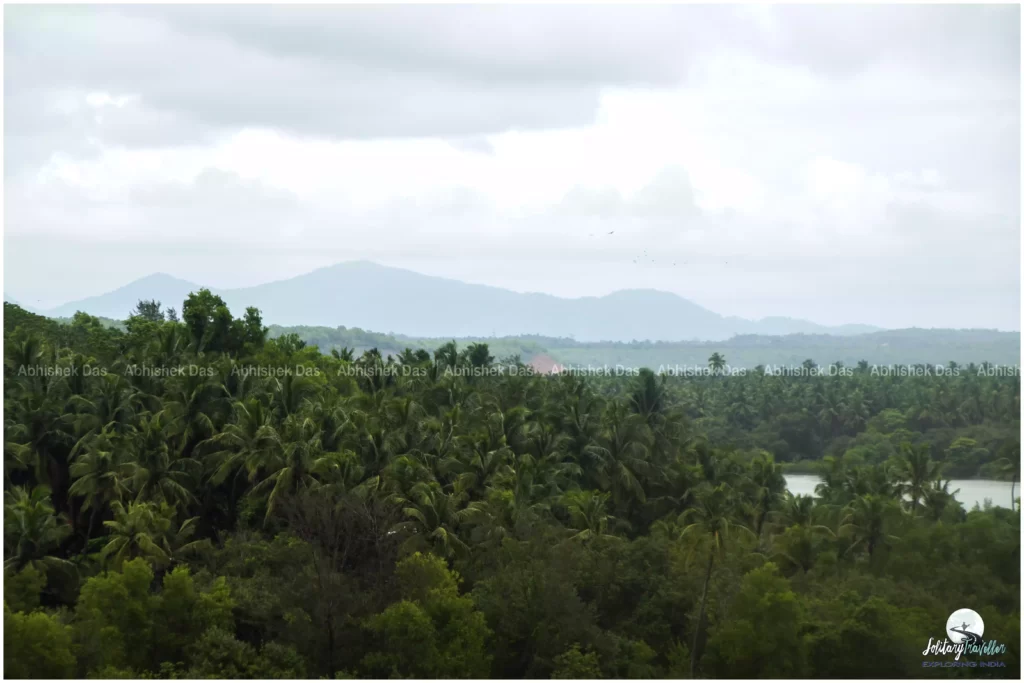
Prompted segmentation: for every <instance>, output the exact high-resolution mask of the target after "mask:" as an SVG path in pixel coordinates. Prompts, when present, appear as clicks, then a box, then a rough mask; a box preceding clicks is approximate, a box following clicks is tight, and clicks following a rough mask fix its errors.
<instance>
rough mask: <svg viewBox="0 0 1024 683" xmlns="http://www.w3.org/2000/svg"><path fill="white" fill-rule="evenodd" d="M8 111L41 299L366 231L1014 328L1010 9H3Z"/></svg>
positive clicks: (15, 174) (874, 318)
mask: <svg viewBox="0 0 1024 683" xmlns="http://www.w3.org/2000/svg"><path fill="white" fill-rule="evenodd" d="M4 109H5V111H4V117H5V124H4V125H5V130H4V163H5V166H4V186H5V187H4V189H5V193H4V195H5V206H4V218H5V236H4V267H5V275H4V289H5V293H6V295H7V296H9V297H14V298H15V299H18V300H20V301H22V302H24V303H26V304H27V305H30V306H34V307H37V308H46V307H49V306H53V305H56V304H59V303H62V302H64V301H68V300H74V299H79V298H82V297H85V296H89V295H93V294H98V293H102V292H105V291H109V290H110V289H113V288H115V287H118V286H120V285H123V284H125V283H127V282H129V281H131V280H133V279H136V278H138V277H142V276H144V275H148V274H150V273H153V272H166V273H170V274H172V275H175V276H178V277H182V278H185V279H188V280H192V281H195V282H199V283H201V284H206V285H210V286H215V287H232V286H244V285H251V284H257V283H260V282H265V281H268V280H274V279H281V278H286V277H291V276H294V275H298V274H301V273H304V272H308V271H310V270H313V269H315V268H318V267H322V266H326V265H330V264H333V263H336V262H339V261H345V260H351V259H370V260H373V261H376V262H378V263H382V264H385V265H394V266H400V267H405V268H410V269H412V270H416V271H419V272H423V273H428V274H434V275H443V276H446V277H452V278H456V279H460V280H464V281H468V282H479V283H485V284H491V285H496V286H501V287H506V288H509V289H514V290H517V291H541V292H549V293H552V294H556V295H560V296H581V295H591V294H596V295H599V294H605V293H608V292H611V291H613V290H616V289H627V288H655V289H661V290H666V291H670V292H675V293H677V294H679V295H681V296H684V297H686V298H688V299H691V300H692V301H695V302H697V303H699V304H701V305H704V306H707V307H709V308H711V309H713V310H716V311H718V312H720V313H723V314H728V315H740V316H744V317H749V318H759V317H763V316H768V315H785V316H792V317H801V318H807V319H810V320H814V321H816V322H820V323H825V324H837V323H870V324H876V325H881V326H885V327H908V326H924V327H933V326H934V327H998V328H1002V329H1019V325H1020V10H1019V8H1018V7H1016V6H991V7H985V6H949V5H947V6H893V7H877V6H876V7H867V6H822V7H810V6H786V7H774V8H769V7H766V6H753V7H745V8H740V7H725V6H722V7H697V6H687V7H665V6H659V7H654V6H648V7H607V6H604V7H587V8H584V7H540V6H532V7H531V6H521V7H514V8H509V7H486V6H483V7H454V6H445V7H425V6H422V7H362V8H353V7H348V8H329V7H315V8H298V7H269V6H260V7H256V6H252V7H242V6H224V7H212V6H211V7H185V6H181V7H176V6H162V7H141V6H137V7H120V8H113V7H106V8H86V7H77V8H68V7H18V6H13V7H12V6H7V7H5V8H4ZM612 231H614V234H608V233H611V232H612ZM645 252H646V256H644V254H645ZM634 260H635V261H636V262H635V263H634ZM673 263H674V264H675V265H673ZM355 294H358V293H355Z"/></svg>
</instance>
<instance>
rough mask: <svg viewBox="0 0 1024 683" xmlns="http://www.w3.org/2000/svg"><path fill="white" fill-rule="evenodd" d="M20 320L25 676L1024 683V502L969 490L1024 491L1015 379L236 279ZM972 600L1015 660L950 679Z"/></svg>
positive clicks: (9, 384) (11, 464)
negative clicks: (685, 359)
mask: <svg viewBox="0 0 1024 683" xmlns="http://www.w3.org/2000/svg"><path fill="white" fill-rule="evenodd" d="M4 315H5V318H4V337H5V362H4V399H5V400H4V471H5V479H4V489H5V501H4V505H5V510H4V578H5V581H4V650H5V658H4V673H5V676H7V677H11V678H23V677H28V678H43V677H53V678H62V677H83V676H89V677H103V678H121V677H153V678H157V677H160V678H210V677H216V678H321V677H328V678H335V677H338V678H356V677H360V678H361V677H374V678H389V677H419V678H465V677H484V678H487V677H494V678H522V677H528V678H549V677H550V678H662V677H677V678H690V677H702V678H715V677H732V678H744V677H749V678H764V677H830V678H862V677H886V678H889V677H892V678H897V677H904V676H906V677H963V676H970V677H1001V678H1011V677H1012V678H1019V675H1020V665H1019V640H1020V636H1019V634H1020V513H1019V506H1015V507H1014V509H1012V510H1011V509H1009V508H1003V507H989V508H986V509H975V510H965V509H963V507H962V506H961V505H960V504H959V503H957V501H956V500H955V499H954V498H953V492H952V491H951V490H950V485H949V481H948V480H949V478H951V477H970V476H976V475H982V476H990V477H998V478H1004V479H1008V480H1009V479H1013V480H1016V479H1018V478H1019V467H1020V442H1019V434H1020V378H1019V376H1018V375H1016V374H1014V375H1005V374H1001V373H998V372H990V371H989V370H990V369H991V368H990V366H989V365H988V364H986V363H984V362H983V361H985V360H986V359H984V358H979V359H978V360H977V364H966V365H964V366H963V367H961V366H956V365H955V364H954V366H953V367H955V368H956V370H957V372H956V373H955V374H954V375H950V374H941V375H938V376H937V375H935V374H921V373H905V374H904V373H893V374H887V375H878V374H875V373H872V372H870V371H869V368H868V365H867V363H864V364H863V365H852V366H850V367H847V368H844V372H842V373H835V374H824V375H819V374H815V373H811V372H807V373H803V374H792V375H778V374H766V373H765V372H763V371H762V370H761V369H758V370H754V371H751V372H747V373H744V374H742V375H728V374H724V373H722V372H720V371H721V370H722V369H724V367H725V366H726V364H727V362H728V359H727V358H725V357H723V355H722V354H719V353H714V354H713V355H712V356H711V358H710V359H709V361H708V364H709V366H710V368H711V370H712V371H711V372H709V373H708V374H706V375H701V376H692V377H669V376H664V375H662V376H658V375H656V374H655V373H653V372H651V371H650V370H643V371H641V372H640V373H638V374H637V375H636V376H626V377H617V376H596V377H589V376H577V375H571V374H566V375H559V376H541V375H537V374H535V373H531V372H528V371H527V366H525V365H523V364H522V363H521V362H520V360H519V359H518V358H516V357H508V358H501V359H495V358H494V356H493V354H492V350H491V349H490V348H489V347H488V346H487V345H486V344H484V343H473V344H470V345H467V346H465V347H463V348H459V347H458V346H457V345H456V344H454V343H447V344H443V345H440V346H439V348H437V349H436V350H434V351H433V352H432V353H431V352H428V351H426V350H424V349H418V350H413V349H411V348H410V349H406V350H405V351H402V352H400V353H398V354H396V355H392V356H384V355H382V354H381V353H380V352H378V351H375V350H372V349H371V350H369V351H367V352H365V353H362V354H360V355H358V356H357V355H356V354H355V353H353V352H351V351H350V350H348V349H333V350H332V351H331V353H330V354H324V353H321V352H320V351H319V350H318V349H317V348H315V347H312V346H307V345H306V344H305V343H304V342H303V341H302V340H301V339H300V338H299V336H298V335H296V334H294V333H289V334H283V335H281V336H278V337H276V338H273V339H271V338H269V335H268V330H267V328H266V327H265V326H264V324H263V322H262V319H261V315H260V313H259V311H257V310H255V309H252V308H250V309H248V310H247V311H246V312H245V313H244V314H243V315H242V316H241V317H237V318H236V317H233V316H232V314H231V312H230V311H229V310H228V308H227V307H226V306H225V305H224V303H223V301H221V300H220V299H219V298H218V297H217V296H214V295H213V294H211V293H210V292H208V291H205V290H203V291H200V292H198V293H194V294H192V295H190V296H189V298H188V299H187V301H186V302H185V304H184V306H183V307H182V310H181V311H180V312H177V311H163V310H161V308H160V306H159V304H158V303H157V302H140V303H139V306H138V308H137V310H136V311H135V313H134V314H133V315H132V316H131V317H130V318H129V319H128V320H127V321H126V322H125V325H124V329H123V330H120V329H112V328H110V327H108V326H106V325H104V324H103V323H102V322H101V321H100V320H98V319H96V318H93V317H91V316H88V315H85V314H79V315H77V316H75V318H74V319H73V320H71V321H70V322H69V323H68V324H60V323H58V322H56V321H53V320H49V319H46V318H43V317H41V316H36V315H33V314H31V313H28V312H26V311H24V310H22V309H20V308H18V307H17V306H14V305H11V304H6V303H5V305H4ZM817 360H819V361H820V362H823V363H826V364H827V363H828V360H827V359H817ZM814 365H815V363H814V361H810V360H808V362H807V365H806V366H805V367H806V369H811V368H813V367H814ZM947 367H949V366H948V365H947ZM793 463H798V464H799V465H800V466H807V467H813V468H815V470H816V471H818V472H820V473H821V475H822V477H823V482H822V485H821V486H820V487H819V489H818V492H817V493H818V495H817V497H815V498H811V497H802V496H792V495H789V494H788V493H786V491H785V483H784V481H783V477H782V473H783V470H784V468H785V467H787V466H792V465H791V464H793ZM1009 503H1010V501H1005V503H1003V504H1005V505H1009ZM962 607H969V608H970V609H973V610H975V611H977V612H978V613H980V614H981V615H982V617H983V618H984V621H985V633H984V637H985V639H986V640H990V639H995V640H997V641H999V642H1000V643H1003V644H1005V645H1006V652H1005V653H1002V654H1001V655H999V656H997V657H989V658H987V659H988V660H993V661H997V662H1001V663H1003V664H1004V665H1005V666H1002V667H999V668H972V669H943V668H923V667H922V660H927V659H929V657H926V656H923V655H922V652H923V650H924V649H925V647H926V645H927V644H928V643H929V639H932V638H941V637H944V636H945V625H946V619H947V617H948V616H949V615H950V613H951V612H953V611H954V610H956V609H959V608H962ZM970 658H971V656H970V655H964V659H970ZM931 659H935V657H932V658H931ZM946 659H952V657H951V656H950V657H946Z"/></svg>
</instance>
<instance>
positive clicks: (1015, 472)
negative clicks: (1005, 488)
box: [995, 442, 1020, 510]
mask: <svg viewBox="0 0 1024 683" xmlns="http://www.w3.org/2000/svg"><path fill="white" fill-rule="evenodd" d="M1003 452H1004V453H1006V454H1007V455H1006V456H1004V457H1002V458H999V460H997V461H996V462H995V466H996V472H997V473H998V475H999V476H1000V477H1001V478H1003V479H1009V480H1010V509H1011V510H1015V509H1016V507H1017V496H1016V495H1015V493H1016V488H1017V481H1018V480H1019V479H1020V442H1012V443H1010V444H1009V445H1008V446H1006V447H1004V449H1003Z"/></svg>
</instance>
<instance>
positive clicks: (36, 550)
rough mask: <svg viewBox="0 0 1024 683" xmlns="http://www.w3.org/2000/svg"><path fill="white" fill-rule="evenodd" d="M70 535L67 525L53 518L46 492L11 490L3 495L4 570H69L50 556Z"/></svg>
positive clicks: (39, 488)
mask: <svg viewBox="0 0 1024 683" xmlns="http://www.w3.org/2000/svg"><path fill="white" fill-rule="evenodd" d="M70 534H71V525H70V524H68V522H67V520H66V519H65V518H63V517H61V516H58V515H56V514H54V510H53V504H52V503H51V501H50V490H49V489H48V488H47V487H45V486H36V487H35V488H33V489H32V490H28V489H26V488H24V487H21V486H15V487H14V488H12V489H9V490H8V491H7V492H6V493H5V494H4V567H5V568H10V569H14V570H16V571H17V570H21V569H22V568H24V567H25V566H29V565H31V566H33V567H34V568H36V569H38V570H40V571H43V572H45V571H48V570H51V569H62V570H63V569H69V568H72V567H73V565H72V564H71V563H70V562H68V561H67V560H64V559H61V558H60V557H58V556H57V555H55V554H53V553H54V552H56V551H57V548H58V547H59V546H60V544H61V543H62V542H63V541H64V540H65V539H66V538H67V537H68V536H69V535H70Z"/></svg>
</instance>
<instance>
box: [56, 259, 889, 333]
mask: <svg viewBox="0 0 1024 683" xmlns="http://www.w3.org/2000/svg"><path fill="white" fill-rule="evenodd" d="M200 287H201V285H199V284H197V283H192V282H188V281H186V280H180V279H178V278H175V277H172V276H170V275H166V274H162V273H158V274H154V275H150V276H147V277H144V278H142V279H139V280H136V281H134V282H132V283H129V284H127V285H125V286H123V287H120V288H119V289H116V290H114V291H112V292H109V293H106V294H102V295H99V296H94V297H90V298H88V299H82V300H80V301H73V302H71V303H67V304H64V305H62V306H59V307H57V308H54V309H51V310H49V311H46V312H45V313H46V315H49V316H51V317H69V316H71V315H74V313H75V312H76V311H79V310H81V311H84V312H86V313H89V314H91V315H97V316H103V317H109V318H115V319H123V318H125V317H126V316H127V315H128V312H129V311H130V310H131V309H132V308H134V306H135V304H136V303H137V302H138V301H139V300H140V299H157V300H158V301H160V302H162V303H163V305H164V307H165V308H166V307H174V308H177V309H178V310H179V311H180V309H181V304H182V302H183V301H184V299H185V298H186V297H187V296H188V293H189V292H192V291H196V290H198V289H199V288H200ZM211 291H213V292H214V293H215V294H218V295H219V296H221V297H222V298H223V299H224V300H225V301H226V302H227V304H228V306H229V307H230V308H231V309H232V311H234V312H236V313H241V312H242V311H243V310H244V309H245V307H246V306H256V307H257V308H259V309H260V310H261V311H262V312H263V319H264V321H266V322H268V323H272V324H277V325H286V326H287V325H320V326H330V327H334V326H338V325H344V326H347V327H359V328H362V329H371V330H387V331H392V332H396V333H401V334H404V335H410V336H416V337H445V336H447V337H472V336H519V335H524V334H536V335H543V336H548V337H562V338H574V339H577V340H581V341H613V342H616V341H617V342H627V341H631V340H634V339H637V340H663V341H683V340H706V341H715V340H723V339H728V338H730V337H732V336H734V335H738V334H739V335H742V334H769V335H784V334H797V333H799V334H833V335H855V334H863V333H867V332H872V331H876V330H877V329H878V328H875V327H871V326H868V325H843V326H839V327H827V326H824V325H818V324H815V323H813V322H809V321H806V320H797V319H791V318H780V317H773V318H764V319H762V320H756V321H755V320H746V319H743V318H736V317H725V316H722V315H719V314H718V313H715V312H714V311H710V310H708V309H706V308H703V307H701V306H699V305H697V304H695V303H693V302H691V301H688V300H686V299H684V298H682V297H680V296H677V295H675V294H671V293H668V292H662V291H657V290H650V289H633V290H623V291H618V292H613V293H611V294H608V295H606V296H601V297H581V298H578V299H566V298H560V297H556V296H551V295H549V294H524V293H519V292H512V291H509V290H505V289H500V288H497V287H490V286H486V285H477V284H467V283H464V282H459V281H457V280H450V279H446V278H440V277H433V276H428V275H422V274H420V273H415V272H412V271H409V270H403V269H399V268H390V267H386V266H381V265H378V264H375V263H370V262H367V261H351V262H346V263H340V264H337V265H334V266H329V267H327V268H321V269H319V270H315V271H313V272H311V273H307V274H305V275H300V276H297V277H294V278H290V279H287V280H281V281H277V282H268V283H266V284H262V285H257V286H255V287H245V288H238V289H221V290H217V289H213V288H211Z"/></svg>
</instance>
